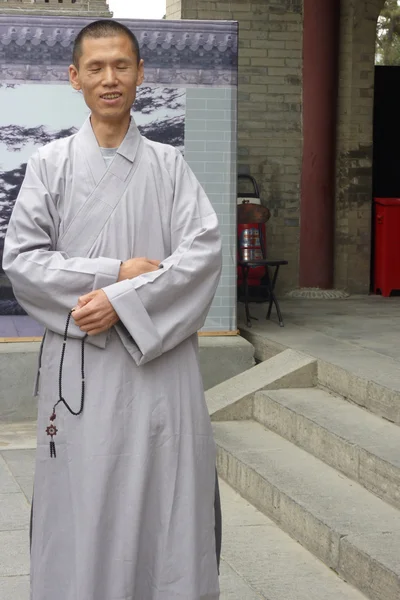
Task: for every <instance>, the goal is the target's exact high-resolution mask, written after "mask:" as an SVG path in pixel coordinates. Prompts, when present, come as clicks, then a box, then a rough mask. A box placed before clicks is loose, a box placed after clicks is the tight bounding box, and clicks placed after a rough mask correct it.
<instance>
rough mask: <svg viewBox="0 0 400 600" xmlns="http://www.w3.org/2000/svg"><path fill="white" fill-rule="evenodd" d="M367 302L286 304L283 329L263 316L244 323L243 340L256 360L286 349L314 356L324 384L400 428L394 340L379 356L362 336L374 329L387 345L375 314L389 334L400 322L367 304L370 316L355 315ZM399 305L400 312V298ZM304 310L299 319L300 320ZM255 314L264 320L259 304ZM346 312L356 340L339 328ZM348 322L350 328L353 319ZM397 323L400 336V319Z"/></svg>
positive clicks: (399, 372) (398, 356)
mask: <svg viewBox="0 0 400 600" xmlns="http://www.w3.org/2000/svg"><path fill="white" fill-rule="evenodd" d="M367 300H368V299H365V298H363V299H362V300H358V301H354V303H353V304H352V303H351V301H349V300H335V301H328V300H325V301H318V300H316V301H314V300H313V301H311V300H309V301H304V300H303V301H302V300H290V301H286V300H285V301H284V302H283V306H284V307H285V308H286V318H285V327H284V328H280V327H277V326H276V325H275V324H274V323H272V322H268V321H265V318H264V317H263V318H262V319H261V320H260V321H257V322H255V324H253V326H252V328H250V329H249V328H247V327H246V325H239V327H240V331H241V334H242V336H243V337H245V338H246V339H247V340H249V341H250V342H251V343H252V344H253V345H254V347H255V351H256V352H255V356H256V359H257V360H265V358H266V357H270V356H271V354H273V353H278V352H282V351H283V350H285V349H288V348H291V349H293V350H296V351H298V352H302V353H305V354H307V355H309V356H312V357H314V358H316V359H317V360H318V380H319V381H320V383H321V385H324V386H326V387H327V388H329V389H330V390H332V391H334V392H336V393H337V394H340V395H341V396H343V397H345V398H349V399H350V400H351V401H353V402H355V403H356V404H359V405H360V406H364V407H366V408H367V409H368V410H370V411H371V412H374V413H375V414H377V415H379V416H381V417H384V418H385V419H387V420H389V421H392V422H394V423H397V424H400V368H399V367H400V360H399V359H400V353H397V351H396V352H393V353H391V351H390V348H391V346H392V345H393V339H392V336H389V337H388V339H387V342H386V345H385V347H384V348H381V347H379V350H380V351H379V352H377V351H376V350H372V349H371V348H370V347H369V346H371V347H372V345H368V344H367V343H364V338H363V332H364V335H365V336H367V335H368V334H367V333H365V332H368V331H369V329H368V328H369V327H370V326H371V328H372V329H373V330H374V331H375V334H376V335H378V336H379V339H380V340H381V342H382V344H383V339H382V337H381V336H380V334H379V333H378V331H377V326H376V323H375V316H376V318H377V319H378V320H382V321H383V322H384V323H385V330H387V329H388V327H389V322H390V323H391V324H392V326H393V328H394V330H395V331H396V327H397V322H395V321H391V317H390V316H389V315H390V314H391V313H390V311H389V312H388V314H387V316H385V317H384V318H383V317H379V315H380V312H379V311H378V310H377V305H374V304H373V305H372V308H371V306H369V305H368V306H367V308H369V312H366V311H364V312H362V317H359V316H357V311H358V310H359V311H362V308H363V306H364V304H363V303H364V302H367ZM398 305H399V313H400V300H399V302H398ZM379 306H380V310H383V307H382V305H379ZM387 306H390V304H389V305H387ZM339 307H341V308H339ZM374 308H375V311H374V310H373V309H374ZM300 310H301V311H302V312H301V315H302V317H301V318H299V317H297V314H298V311H300ZM335 310H338V311H341V312H339V317H340V318H339V317H338V316H337V315H336V316H335ZM252 311H253V312H254V314H255V315H256V316H260V317H261V316H262V315H263V311H264V307H263V305H261V306H260V305H255V306H253V307H252ZM345 311H352V312H351V314H350V316H351V319H350V321H351V320H354V321H355V322H356V323H358V328H359V337H358V338H357V337H356V336H351V335H346V331H347V329H346V328H345V327H344V326H343V325H341V319H342V318H343V314H347V313H345ZM396 311H397V304H396ZM375 313H377V314H376V315H375ZM396 314H397V312H396ZM318 318H319V320H318ZM349 318H350V317H349ZM330 319H332V323H331V322H330ZM338 319H339V320H338ZM346 323H347V325H348V327H349V328H350V324H349V319H347V321H346ZM371 323H373V324H371ZM398 323H399V334H400V320H399V321H398ZM353 327H354V323H353ZM371 335H372V334H371ZM390 340H392V342H390ZM383 350H384V351H383Z"/></svg>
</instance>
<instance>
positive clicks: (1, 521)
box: [0, 492, 30, 531]
mask: <svg viewBox="0 0 400 600" xmlns="http://www.w3.org/2000/svg"><path fill="white" fill-rule="evenodd" d="M29 520H30V508H29V504H28V502H27V499H26V497H25V495H24V494H23V493H22V492H19V493H17V494H16V493H14V494H0V531H13V530H14V529H25V528H27V527H29Z"/></svg>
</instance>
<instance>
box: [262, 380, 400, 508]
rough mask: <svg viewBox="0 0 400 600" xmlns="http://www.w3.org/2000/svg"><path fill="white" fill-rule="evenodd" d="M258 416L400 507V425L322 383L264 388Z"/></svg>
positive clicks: (268, 425) (275, 429)
mask: <svg viewBox="0 0 400 600" xmlns="http://www.w3.org/2000/svg"><path fill="white" fill-rule="evenodd" d="M254 418H255V419H256V420H257V421H258V422H259V423H261V424H262V425H264V426H265V427H267V428H268V429H270V430H271V431H274V432H275V433H277V434H278V435H281V436H282V437H284V438H285V439H287V440H289V441H290V442H293V443H295V444H296V445H297V446H300V447H301V448H303V449H304V450H307V452H311V453H312V454H313V455H314V456H316V457H317V458H320V459H321V460H323V461H324V462H325V463H327V464H329V465H330V466H331V467H333V468H335V469H337V470H339V471H341V472H342V473H344V474H345V475H347V476H348V477H351V478H352V479H354V480H355V481H358V482H359V483H361V484H362V485H363V486H364V487H366V488H367V489H368V490H370V491H371V492H373V493H374V494H376V495H378V496H379V497H380V498H382V499H384V500H385V501H386V502H390V503H391V504H393V505H394V506H397V508H400V455H399V448H400V428H399V427H398V426H397V425H394V424H392V423H388V422H387V421H385V420H383V419H381V418H379V417H377V416H375V415H372V414H370V413H369V412H367V411H366V410H363V409H361V408H359V407H357V406H355V405H353V404H350V403H349V402H346V401H345V400H343V399H342V398H340V397H338V396H334V395H332V394H329V393H327V392H326V391H324V390H320V389H318V388H314V389H299V390H296V389H292V390H278V391H266V392H258V393H257V394H256V395H255V398H254Z"/></svg>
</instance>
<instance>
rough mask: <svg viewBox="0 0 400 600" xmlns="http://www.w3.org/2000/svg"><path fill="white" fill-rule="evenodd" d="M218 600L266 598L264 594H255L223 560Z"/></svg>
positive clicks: (256, 599)
mask: <svg viewBox="0 0 400 600" xmlns="http://www.w3.org/2000/svg"><path fill="white" fill-rule="evenodd" d="M219 583H220V589H221V595H220V600H266V598H267V597H266V596H262V595H260V594H257V593H256V592H255V591H254V590H252V589H251V587H249V586H248V585H247V583H246V582H245V581H244V580H243V579H242V577H240V575H238V574H237V573H236V571H235V570H234V569H232V567H231V566H230V565H228V563H226V562H225V561H224V560H222V561H221V568H220V578H219Z"/></svg>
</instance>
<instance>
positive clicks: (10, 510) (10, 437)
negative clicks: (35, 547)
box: [0, 423, 264, 600]
mask: <svg viewBox="0 0 400 600" xmlns="http://www.w3.org/2000/svg"><path fill="white" fill-rule="evenodd" d="M34 440H35V425H34V424H29V423H26V424H22V425H16V424H14V425H7V426H6V425H0V598H1V600H28V598H29V550H28V548H29V518H30V501H31V496H32V483H33V470H34V459H35V449H34V447H35V441H34ZM221 492H222V495H223V500H224V501H225V502H224V504H225V505H226V506H225V507H224V512H225V513H226V514H228V511H229V509H228V506H227V504H228V503H229V502H232V497H233V498H234V499H235V498H237V499H238V501H239V503H243V505H244V506H245V507H249V509H250V510H252V511H255V509H253V508H252V507H250V506H249V505H248V504H247V503H246V502H245V501H244V500H242V499H241V498H240V497H239V496H238V495H237V494H235V493H234V492H233V491H232V490H230V488H228V486H227V485H226V484H224V483H223V482H221ZM225 508H226V510H225ZM230 512H231V514H232V515H233V512H232V511H230ZM234 513H235V514H236V515H237V510H235V511H234ZM262 518H264V517H262ZM249 527H250V525H249ZM221 588H222V590H223V591H222V595H221V600H257V599H259V598H263V596H260V595H258V594H257V593H256V592H255V591H254V590H253V589H252V587H250V586H249V584H248V583H247V582H246V581H245V580H244V578H243V577H241V576H240V575H239V574H238V573H237V572H236V569H235V566H233V565H231V564H230V563H229V562H227V561H226V560H223V562H222V566H221ZM55 600H56V599H55Z"/></svg>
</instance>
